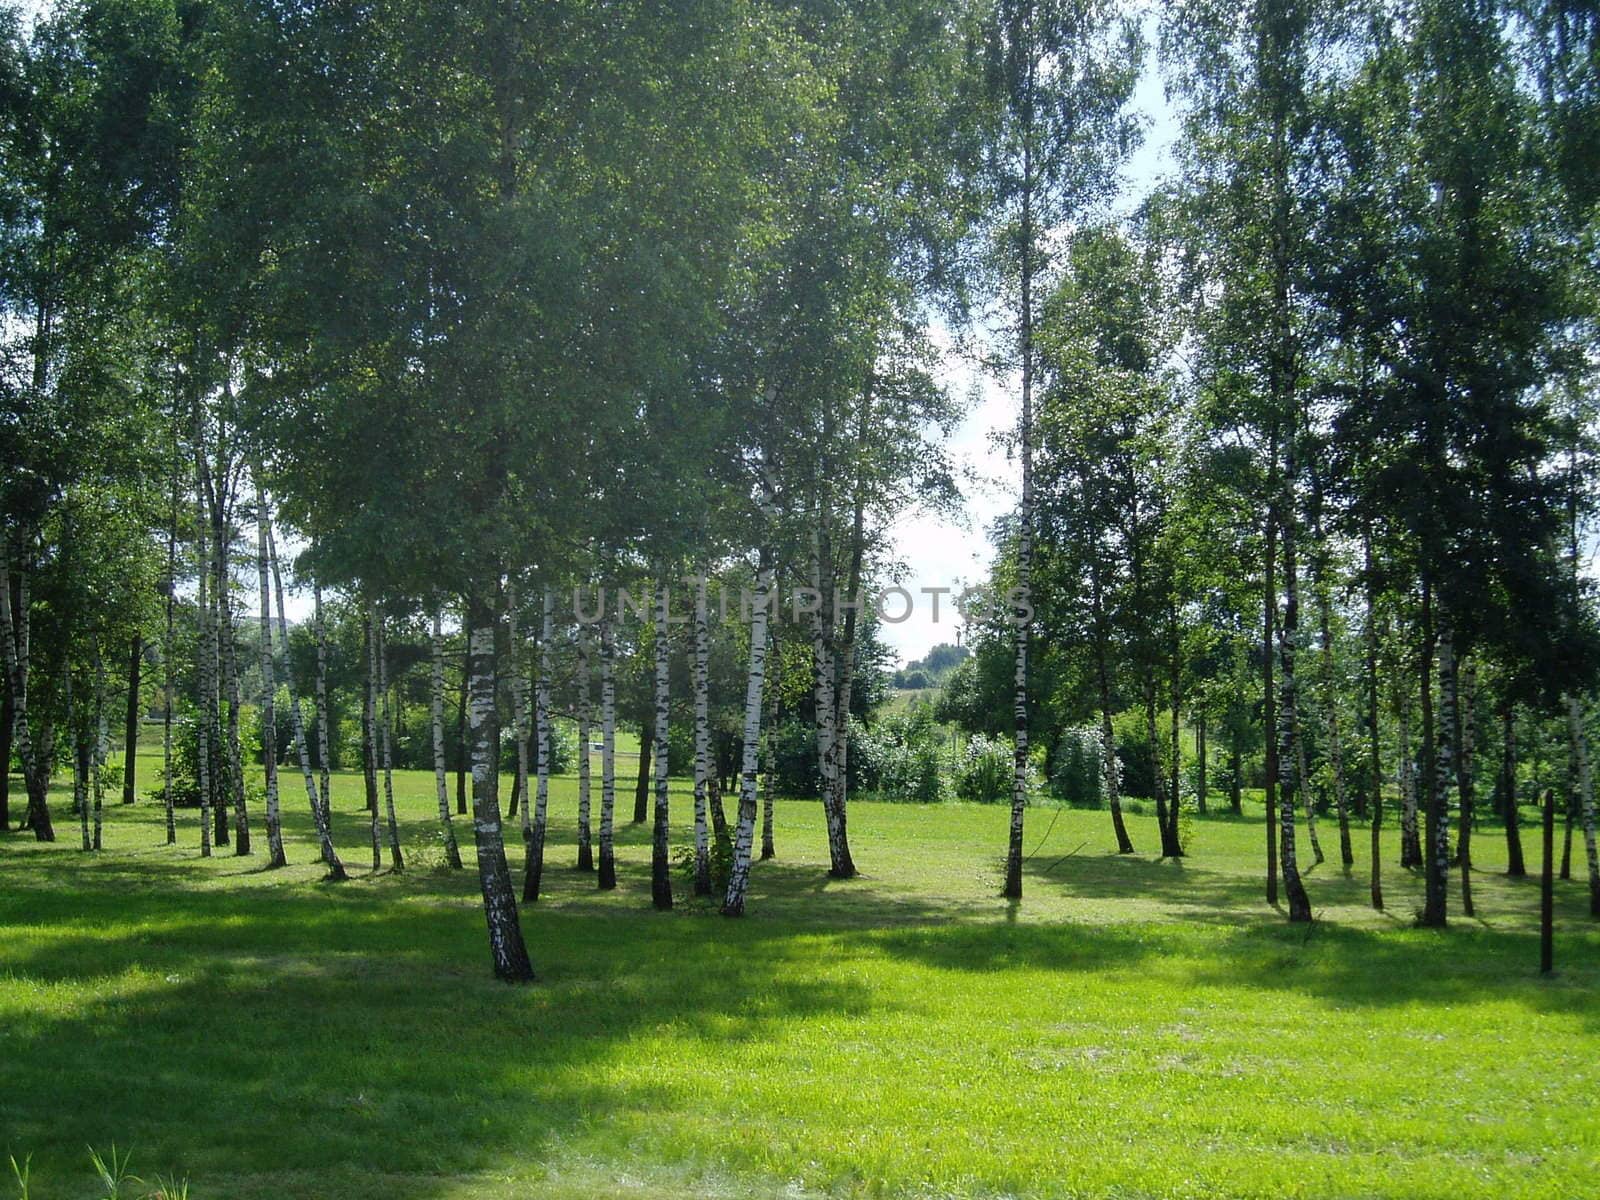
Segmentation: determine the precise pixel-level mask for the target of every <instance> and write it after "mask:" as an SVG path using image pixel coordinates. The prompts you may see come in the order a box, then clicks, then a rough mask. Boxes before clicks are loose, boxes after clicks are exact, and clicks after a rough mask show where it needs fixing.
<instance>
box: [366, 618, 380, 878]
mask: <svg viewBox="0 0 1600 1200" xmlns="http://www.w3.org/2000/svg"><path fill="white" fill-rule="evenodd" d="M364 609H365V611H364V613H363V620H362V625H363V626H364V628H363V630H362V648H363V650H364V651H365V655H366V660H367V661H366V664H365V665H366V672H365V675H366V677H365V679H364V680H363V684H362V692H361V759H362V770H363V771H364V772H365V773H366V785H367V817H368V822H367V823H368V828H369V829H370V830H371V834H372V870H373V871H374V873H376V872H378V871H381V870H382V869H383V809H381V808H379V807H378V738H377V733H378V731H377V728H376V726H377V723H378V713H377V708H378V705H377V699H378V697H377V692H378V639H377V635H376V633H375V632H374V630H373V628H372V601H370V600H368V601H367V602H366V603H365V605H364Z"/></svg>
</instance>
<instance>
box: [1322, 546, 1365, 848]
mask: <svg viewBox="0 0 1600 1200" xmlns="http://www.w3.org/2000/svg"><path fill="white" fill-rule="evenodd" d="M1323 552H1324V548H1323V547H1322V546H1320V545H1319V546H1318V553H1319V555H1320V554H1322V553H1323ZM1324 574H1325V572H1324V568H1323V567H1322V566H1321V565H1320V560H1319V565H1318V568H1317V615H1318V623H1319V625H1320V629H1319V632H1320V633H1321V635H1322V655H1321V657H1322V707H1323V723H1324V725H1325V726H1326V732H1327V739H1328V771H1329V773H1330V774H1331V775H1332V776H1333V810H1334V814H1335V815H1336V816H1337V817H1338V819H1339V864H1340V865H1341V866H1342V867H1344V869H1345V872H1346V873H1347V874H1348V873H1349V871H1350V868H1351V867H1353V866H1355V863H1356V856H1355V851H1354V849H1353V848H1352V847H1351V845H1350V809H1349V805H1348V804H1347V803H1346V801H1345V794H1344V748H1343V746H1342V745H1341V744H1340V741H1339V681H1338V674H1337V671H1336V669H1335V664H1334V661H1333V621H1332V618H1331V616H1330V614H1329V609H1330V608H1331V607H1332V605H1331V604H1330V603H1329V600H1328V582H1327V579H1326V578H1324Z"/></svg>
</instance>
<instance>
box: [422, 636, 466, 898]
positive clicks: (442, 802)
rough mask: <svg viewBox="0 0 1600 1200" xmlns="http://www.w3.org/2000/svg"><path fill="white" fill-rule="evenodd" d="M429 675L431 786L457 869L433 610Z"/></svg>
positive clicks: (440, 648) (440, 647) (440, 640)
mask: <svg viewBox="0 0 1600 1200" xmlns="http://www.w3.org/2000/svg"><path fill="white" fill-rule="evenodd" d="M430 645H431V648H432V650H433V675H432V678H431V679H430V680H429V684H430V687H429V695H428V701H429V715H430V716H431V718H432V720H433V787H434V791H435V792H436V793H437V794H438V799H439V830H440V832H441V834H442V835H443V837H444V855H445V860H446V861H447V862H449V864H450V866H451V867H453V868H454V869H455V870H458V871H459V870H460V869H461V847H460V846H459V845H457V843H456V827H455V824H454V822H452V821H451V819H450V791H449V787H448V785H447V784H446V782H445V779H446V775H447V772H446V769H445V761H444V621H443V618H442V617H441V616H440V614H439V610H438V609H437V608H436V609H434V610H433V636H432V638H431V641H430Z"/></svg>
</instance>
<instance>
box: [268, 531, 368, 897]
mask: <svg viewBox="0 0 1600 1200" xmlns="http://www.w3.org/2000/svg"><path fill="white" fill-rule="evenodd" d="M267 558H268V560H269V561H270V562H271V564H272V590H273V593H274V594H275V596H276V598H277V601H278V644H279V645H280V646H281V647H282V648H283V685H284V687H285V688H286V689H288V692H289V721H290V725H291V727H292V728H293V729H294V752H295V757H296V758H298V759H299V761H300V777H301V778H302V779H303V780H304V781H305V787H306V802H307V803H308V804H309V805H310V806H311V824H312V826H313V827H314V828H315V829H316V831H317V852H318V854H319V855H320V856H321V858H322V863H323V865H324V866H325V867H327V868H328V874H327V876H326V879H327V881H328V882H329V883H342V882H343V881H344V880H345V879H347V878H348V876H347V875H346V874H345V869H344V863H343V862H341V861H340V860H339V855H338V853H337V852H336V851H335V850H334V848H333V830H332V828H331V827H330V825H329V822H328V811H327V807H326V805H325V804H324V802H323V800H322V797H321V796H319V795H318V794H317V782H316V777H315V776H314V775H313V774H312V771H311V747H310V744H309V739H308V738H307V737H306V724H305V717H304V716H303V715H302V714H301V712H300V694H299V692H297V691H296V690H295V683H294V660H293V659H292V658H291V657H290V655H289V615H288V613H287V611H286V610H285V608H284V604H283V573H282V572H281V571H280V570H279V569H278V548H277V546H276V545H274V544H273V540H272V526H271V525H270V524H269V525H268V526H267ZM321 608H322V606H321V603H320V595H319V602H318V605H317V611H318V614H319V616H320V613H321ZM318 649H319V654H318V660H319V662H320V660H321V654H320V649H321V647H320V645H319V647H318ZM319 674H320V672H319ZM319 723H320V722H319ZM324 759H326V755H324ZM324 777H326V772H324Z"/></svg>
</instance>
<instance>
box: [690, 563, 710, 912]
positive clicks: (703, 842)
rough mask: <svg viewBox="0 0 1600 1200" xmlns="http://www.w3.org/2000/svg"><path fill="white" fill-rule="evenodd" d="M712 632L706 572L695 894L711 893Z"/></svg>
mask: <svg viewBox="0 0 1600 1200" xmlns="http://www.w3.org/2000/svg"><path fill="white" fill-rule="evenodd" d="M710 642H711V631H710V628H709V622H708V619H707V616H706V573H705V569H704V568H702V569H701V571H700V575H699V577H698V578H697V579H696V580H695V586H694V894H695V895H696V896H709V895H710V894H711V835H710V829H709V827H708V825H707V820H706V800H707V796H706V788H707V780H708V778H709V776H710V767H711V764H710V748H711V698H710V694H709V691H710V689H709V686H708V684H709V674H710V671H709V659H710Z"/></svg>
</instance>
